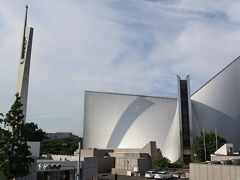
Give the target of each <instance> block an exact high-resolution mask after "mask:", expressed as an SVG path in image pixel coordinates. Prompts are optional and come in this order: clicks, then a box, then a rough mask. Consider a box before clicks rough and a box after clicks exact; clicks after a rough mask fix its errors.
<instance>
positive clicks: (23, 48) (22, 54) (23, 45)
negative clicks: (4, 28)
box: [21, 5, 28, 59]
mask: <svg viewBox="0 0 240 180" xmlns="http://www.w3.org/2000/svg"><path fill="white" fill-rule="evenodd" d="M25 7H26V13H25V21H24V28H23V41H22V53H21V59H23V58H24V54H25V50H26V37H25V31H26V26H27V11H28V5H26V6H25Z"/></svg>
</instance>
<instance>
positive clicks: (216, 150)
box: [215, 128, 218, 151]
mask: <svg viewBox="0 0 240 180" xmlns="http://www.w3.org/2000/svg"><path fill="white" fill-rule="evenodd" d="M215 139H216V151H217V150H218V142H217V141H218V139H217V128H215Z"/></svg>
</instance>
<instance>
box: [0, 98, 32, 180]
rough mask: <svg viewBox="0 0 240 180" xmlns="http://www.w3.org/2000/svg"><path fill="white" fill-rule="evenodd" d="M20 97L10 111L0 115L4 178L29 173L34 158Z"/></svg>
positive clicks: (0, 163) (0, 173) (0, 171)
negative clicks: (29, 144) (28, 140)
mask: <svg viewBox="0 0 240 180" xmlns="http://www.w3.org/2000/svg"><path fill="white" fill-rule="evenodd" d="M21 107H22V103H21V101H20V97H19V95H18V94H16V99H15V102H14V103H13V105H12V106H11V109H10V111H9V112H8V113H7V114H6V116H5V117H4V116H3V114H1V117H0V176H1V178H2V179H4V180H9V179H13V178H16V177H21V176H26V175H28V174H29V166H30V165H31V162H33V159H32V158H31V157H30V156H31V152H30V151H29V149H28V148H29V147H28V145H27V140H26V139H27V137H26V136H25V135H24V133H23V132H24V131H25V126H24V120H23V118H24V115H23V112H22V109H21Z"/></svg>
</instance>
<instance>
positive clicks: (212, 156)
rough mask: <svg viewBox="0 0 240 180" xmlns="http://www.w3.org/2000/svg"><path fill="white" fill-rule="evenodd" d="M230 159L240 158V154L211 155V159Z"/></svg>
mask: <svg viewBox="0 0 240 180" xmlns="http://www.w3.org/2000/svg"><path fill="white" fill-rule="evenodd" d="M232 159H240V156H221V155H211V161H221V160H232Z"/></svg>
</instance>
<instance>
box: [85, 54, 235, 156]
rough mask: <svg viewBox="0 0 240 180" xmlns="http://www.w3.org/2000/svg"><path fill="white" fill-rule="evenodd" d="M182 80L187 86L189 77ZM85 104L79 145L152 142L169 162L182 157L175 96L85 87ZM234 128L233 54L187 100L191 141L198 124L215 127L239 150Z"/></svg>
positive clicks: (117, 145)
mask: <svg viewBox="0 0 240 180" xmlns="http://www.w3.org/2000/svg"><path fill="white" fill-rule="evenodd" d="M178 81H179V79H178ZM187 82H188V90H189V77H187ZM188 92H189V91H188ZM189 96H190V94H189ZM84 107H85V109H84V134H83V136H84V137H83V139H84V144H83V145H84V148H94V147H96V148H141V147H142V146H144V144H146V143H148V142H149V141H156V143H157V147H158V148H160V150H161V152H162V155H163V156H165V157H167V158H169V159H170V160H171V161H176V160H178V159H179V158H181V157H182V156H183V151H184V149H183V146H182V141H183V140H182V124H181V122H182V121H181V117H180V116H181V111H180V109H181V104H180V103H179V99H178V100H177V99H171V98H161V97H148V96H137V95H124V94H114V93H100V92H91V91H86V92H85V106H84ZM239 127H240V58H237V59H236V60H235V61H233V62H232V63H231V64H229V65H228V66H227V67H226V68H224V69H223V70H222V71H221V72H219V73H218V74H217V75H216V76H214V77H213V78H212V79H211V80H209V81H208V82H207V83H206V84H205V85H204V86H202V87H201V88H200V89H199V90H198V91H196V92H195V93H194V94H193V95H192V96H191V99H189V128H190V129H189V130H190V143H191V144H192V141H193V138H194V137H195V136H197V135H199V134H200V132H201V131H202V130H203V128H204V129H205V130H206V131H214V130H215V128H216V129H217V132H218V134H219V135H220V136H223V137H224V138H226V140H227V141H228V142H230V143H233V144H234V147H235V149H238V148H239V147H240V141H239V139H240V128H239Z"/></svg>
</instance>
